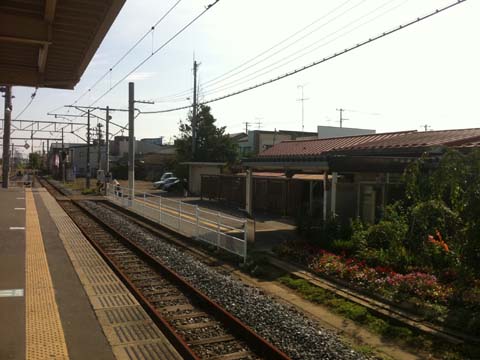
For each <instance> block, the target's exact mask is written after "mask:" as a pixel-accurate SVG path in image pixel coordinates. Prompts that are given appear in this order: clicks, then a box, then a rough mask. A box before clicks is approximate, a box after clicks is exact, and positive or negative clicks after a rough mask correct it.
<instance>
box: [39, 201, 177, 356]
mask: <svg viewBox="0 0 480 360" xmlns="http://www.w3.org/2000/svg"><path fill="white" fill-rule="evenodd" d="M40 197H41V199H42V201H43V202H44V204H45V206H46V208H47V209H48V211H49V213H50V216H51V217H52V219H53V221H54V222H55V225H56V226H57V228H58V231H59V236H60V238H61V239H62V242H63V244H64V246H65V249H66V251H67V254H68V256H69V258H70V260H71V262H72V264H73V267H74V269H75V271H76V273H77V275H78V277H79V279H80V281H81V283H82V285H83V286H84V288H85V292H86V294H87V296H88V299H89V301H90V304H91V306H92V308H93V311H95V314H96V316H97V319H98V321H99V323H100V326H101V327H102V330H103V333H104V334H105V337H106V338H107V340H108V342H109V343H110V345H111V346H112V349H113V354H114V355H115V357H116V358H117V359H119V360H123V359H128V360H137V359H138V360H140V359H142V360H177V359H178V360H180V359H182V357H181V356H180V355H179V354H178V353H177V351H176V350H175V349H174V348H173V346H172V345H171V344H170V343H169V342H168V340H167V339H166V338H165V336H164V335H163V334H162V332H161V331H160V330H159V329H158V327H157V326H156V325H155V324H154V323H153V321H152V320H151V319H150V318H149V316H148V315H147V314H146V313H145V311H144V310H143V308H142V307H141V306H140V304H139V303H138V302H137V300H136V299H135V298H134V297H133V296H132V295H131V294H130V292H129V291H128V289H127V288H126V287H125V285H123V283H122V282H121V281H120V280H119V279H118V277H117V276H116V274H115V273H114V272H113V271H112V270H111V269H110V267H109V266H108V265H107V264H106V263H105V261H104V260H103V259H102V257H101V256H100V255H99V254H98V253H97V252H96V250H95V249H94V248H93V247H92V245H91V244H90V243H89V242H88V240H87V239H86V238H85V237H84V236H83V234H82V232H81V231H80V230H79V229H78V227H77V226H76V225H75V223H74V222H73V221H72V219H70V217H69V216H68V215H67V214H66V213H65V211H64V210H63V209H62V208H61V207H60V205H58V203H57V202H56V201H55V199H54V198H53V197H52V196H51V195H50V194H49V193H48V192H41V193H40Z"/></svg>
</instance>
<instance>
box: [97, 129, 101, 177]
mask: <svg viewBox="0 0 480 360" xmlns="http://www.w3.org/2000/svg"><path fill="white" fill-rule="evenodd" d="M97 131H98V134H97V135H98V140H97V151H98V152H97V170H102V147H101V144H102V124H100V123H98V125H97Z"/></svg>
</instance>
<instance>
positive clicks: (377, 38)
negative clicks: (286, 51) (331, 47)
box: [141, 0, 467, 114]
mask: <svg viewBox="0 0 480 360" xmlns="http://www.w3.org/2000/svg"><path fill="white" fill-rule="evenodd" d="M466 1H467V0H457V1H456V2H454V3H451V4H449V5H446V6H444V7H442V8H439V9H436V10H434V11H432V12H430V13H428V14H426V15H424V16H421V17H417V18H416V19H415V20H412V21H409V22H407V23H405V24H403V25H399V26H397V27H395V28H393V29H391V30H388V31H385V32H383V33H381V34H379V35H376V36H374V37H372V38H369V39H367V40H364V41H362V42H360V43H358V44H356V45H353V46H350V47H348V48H345V49H344V50H343V51H340V52H337V53H334V54H332V55H330V56H328V57H324V58H323V59H321V60H318V61H314V62H313V63H311V64H309V65H305V66H303V67H301V68H297V69H295V70H292V71H290V72H287V73H285V74H283V75H280V76H278V77H276V78H273V79H270V80H267V81H264V82H261V83H258V84H255V85H252V86H249V87H247V88H244V89H241V90H238V91H235V92H232V93H229V94H227V95H223V96H219V97H217V98H213V99H210V100H207V101H203V102H201V103H200V104H199V105H203V104H209V103H213V102H216V101H220V100H224V99H227V98H230V97H233V96H236V95H239V94H242V93H245V92H248V91H251V90H254V89H257V88H259V87H262V86H265V85H268V84H271V83H274V82H277V81H279V80H282V79H285V78H287V77H290V76H293V75H296V74H298V73H300V72H302V71H305V70H307V69H310V68H312V67H314V66H317V65H320V64H322V63H325V62H327V61H329V60H332V59H334V58H337V57H339V56H341V55H344V54H346V53H349V52H351V51H353V50H356V49H358V48H360V47H363V46H365V45H368V44H371V43H373V42H375V41H377V40H379V39H382V38H384V37H387V36H389V35H392V34H394V33H396V32H398V31H401V30H403V29H406V28H408V27H410V26H412V25H414V24H417V23H419V22H421V21H424V20H426V19H429V18H431V17H433V16H435V15H438V14H440V13H443V12H445V11H446V10H448V9H451V8H453V7H455V6H457V5H459V4H461V3H464V2H466ZM190 107H191V106H190V105H188V106H181V107H176V108H171V109H164V110H157V111H141V113H142V114H161V113H167V112H173V111H179V110H185V109H189V108H190Z"/></svg>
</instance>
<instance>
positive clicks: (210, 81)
mask: <svg viewBox="0 0 480 360" xmlns="http://www.w3.org/2000/svg"><path fill="white" fill-rule="evenodd" d="M351 1H352V0H346V1H344V2H343V3H341V4H340V5H338V6H336V7H335V8H333V9H332V10H330V11H328V12H327V13H326V14H324V15H322V16H321V17H319V18H317V19H316V20H314V21H312V22H311V23H309V24H308V25H306V26H304V27H302V28H301V29H299V30H297V31H295V32H294V33H293V34H291V35H289V36H287V37H286V38H284V39H282V40H280V41H279V42H277V43H275V44H274V45H272V46H271V47H269V48H268V49H266V50H263V51H261V52H260V53H259V54H257V55H255V56H253V57H251V58H250V59H248V60H246V61H244V62H243V63H241V64H239V65H237V66H235V67H234V68H233V69H230V70H228V71H227V72H225V73H223V74H221V75H218V76H216V77H214V78H212V79H210V80H207V81H206V82H204V83H203V85H207V84H210V83H212V82H216V80H218V79H221V78H223V77H225V76H226V75H228V74H231V73H232V72H234V71H236V70H238V69H241V68H242V67H244V66H245V65H247V64H250V63H251V62H252V61H254V60H256V59H258V58H259V57H262V56H263V55H265V54H267V53H268V52H270V51H271V50H273V49H275V48H277V47H278V46H280V45H282V44H284V43H286V42H287V41H289V40H291V39H293V38H294V37H295V36H297V35H299V34H301V33H302V32H303V31H305V30H307V29H308V28H310V27H312V26H313V25H315V24H316V23H318V22H319V21H321V20H323V19H325V18H327V17H328V16H329V15H331V14H333V13H335V12H336V11H337V10H339V9H341V8H342V7H344V6H345V5H346V4H348V3H349V2H351ZM364 1H365V0H363V1H361V2H359V3H358V4H356V5H354V6H352V7H350V8H349V9H347V11H346V12H348V11H350V10H352V9H353V8H355V7H357V6H358V5H360V4H361V3H363V2H364ZM346 12H343V13H342V14H340V16H341V15H343V14H345V13H346ZM336 18H337V17H335V18H334V19H336ZM324 25H325V24H322V25H321V26H320V27H317V28H316V29H315V30H314V31H317V30H319V28H322V27H323V26H324ZM309 34H310V33H309ZM309 34H307V35H305V36H308V35H309ZM192 90H193V88H190V89H188V90H184V91H181V92H179V93H176V94H172V95H168V96H162V97H160V98H158V100H160V101H161V100H164V99H172V98H178V97H185V96H186V95H188V94H190V93H191V92H192ZM158 100H155V101H158ZM182 100H183V99H182ZM174 102H175V101H174Z"/></svg>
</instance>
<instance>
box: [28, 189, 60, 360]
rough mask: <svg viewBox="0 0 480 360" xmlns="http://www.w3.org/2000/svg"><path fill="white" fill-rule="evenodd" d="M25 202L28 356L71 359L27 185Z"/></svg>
mask: <svg viewBox="0 0 480 360" xmlns="http://www.w3.org/2000/svg"><path fill="white" fill-rule="evenodd" d="M25 202H26V246H25V247H26V254H25V273H26V279H25V288H26V289H25V305H26V314H25V318H26V351H25V353H26V358H27V360H43V359H68V358H69V357H68V351H67V344H66V342H65V336H64V333H63V328H62V323H61V321H60V314H59V312H58V306H57V303H56V301H55V292H54V288H53V283H52V278H51V276H50V270H49V268H48V262H47V255H46V253H45V247H44V245H43V238H42V233H41V230H40V222H39V220H38V214H37V208H36V206H35V200H34V198H33V194H32V190H31V189H25Z"/></svg>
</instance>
